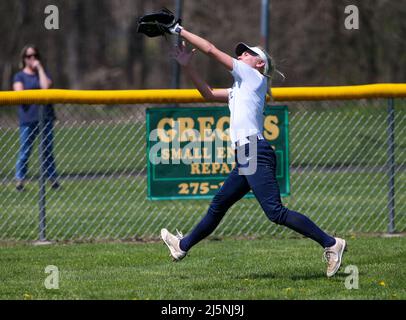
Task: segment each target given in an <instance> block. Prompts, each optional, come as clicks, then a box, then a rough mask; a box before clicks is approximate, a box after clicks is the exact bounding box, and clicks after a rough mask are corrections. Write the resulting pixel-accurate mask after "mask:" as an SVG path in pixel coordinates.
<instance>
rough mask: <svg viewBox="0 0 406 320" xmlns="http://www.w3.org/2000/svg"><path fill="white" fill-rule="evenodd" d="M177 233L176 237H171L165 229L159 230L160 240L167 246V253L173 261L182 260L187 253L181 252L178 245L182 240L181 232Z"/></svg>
mask: <svg viewBox="0 0 406 320" xmlns="http://www.w3.org/2000/svg"><path fill="white" fill-rule="evenodd" d="M176 231H177V235H176V236H175V235H173V234H172V233H170V232H169V231H168V230H167V229H162V230H161V238H162V240H163V241H164V242H165V244H166V245H167V246H168V248H169V251H170V252H171V254H170V256H171V257H172V259H173V260H174V261H180V260H182V259H183V258H184V257H185V256H186V254H187V252H185V251H183V250H181V249H180V247H179V244H180V240H182V238H183V234H182V233H181V232H179V231H178V230H176Z"/></svg>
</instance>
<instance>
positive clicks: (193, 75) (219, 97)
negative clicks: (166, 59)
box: [172, 42, 228, 102]
mask: <svg viewBox="0 0 406 320" xmlns="http://www.w3.org/2000/svg"><path fill="white" fill-rule="evenodd" d="M195 52H196V49H193V50H192V51H187V50H186V46H185V43H184V42H182V44H181V46H180V47H175V49H174V51H173V53H172V54H173V57H174V58H175V59H176V61H177V62H178V63H179V64H180V65H181V66H182V67H183V68H184V70H185V71H186V73H187V75H188V76H189V78H190V79H191V80H192V82H193V84H194V85H195V87H196V88H197V90H199V92H200V94H201V95H202V96H203V97H204V98H205V99H206V100H207V101H221V102H228V91H227V89H218V90H214V89H212V88H211V87H210V86H209V85H208V84H207V83H206V81H204V80H203V79H202V78H201V77H200V76H199V74H198V73H197V72H196V70H195V69H194V68H193V66H192V65H191V59H192V57H193V55H194V53H195Z"/></svg>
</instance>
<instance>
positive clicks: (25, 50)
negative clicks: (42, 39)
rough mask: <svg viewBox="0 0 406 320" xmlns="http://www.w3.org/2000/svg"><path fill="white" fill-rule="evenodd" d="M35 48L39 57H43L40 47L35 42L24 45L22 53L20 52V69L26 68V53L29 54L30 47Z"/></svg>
mask: <svg viewBox="0 0 406 320" xmlns="http://www.w3.org/2000/svg"><path fill="white" fill-rule="evenodd" d="M29 48H31V49H34V51H35V53H36V54H37V55H38V59H41V56H40V53H39V50H38V47H37V46H36V45H35V44H31V43H30V44H27V45H25V46H24V48H22V49H21V53H20V62H19V64H18V67H19V68H20V69H24V68H25V61H24V59H25V55H26V54H27V51H28V49H29Z"/></svg>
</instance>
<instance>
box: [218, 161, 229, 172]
mask: <svg viewBox="0 0 406 320" xmlns="http://www.w3.org/2000/svg"><path fill="white" fill-rule="evenodd" d="M230 172H231V170H230V168H229V167H228V165H227V164H226V163H223V164H222V165H221V170H220V173H221V174H225V173H230Z"/></svg>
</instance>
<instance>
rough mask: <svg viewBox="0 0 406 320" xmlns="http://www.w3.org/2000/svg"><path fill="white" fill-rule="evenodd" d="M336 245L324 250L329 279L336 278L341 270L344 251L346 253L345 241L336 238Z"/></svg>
mask: <svg viewBox="0 0 406 320" xmlns="http://www.w3.org/2000/svg"><path fill="white" fill-rule="evenodd" d="M335 239H336V244H335V245H334V246H332V247H329V248H325V249H324V255H323V258H324V260H325V261H326V262H327V277H328V278H330V277H332V276H334V275H335V274H336V273H337V271H338V270H339V269H340V266H341V262H342V258H343V254H344V251H346V248H347V243H346V242H345V240H344V239H340V238H335Z"/></svg>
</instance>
